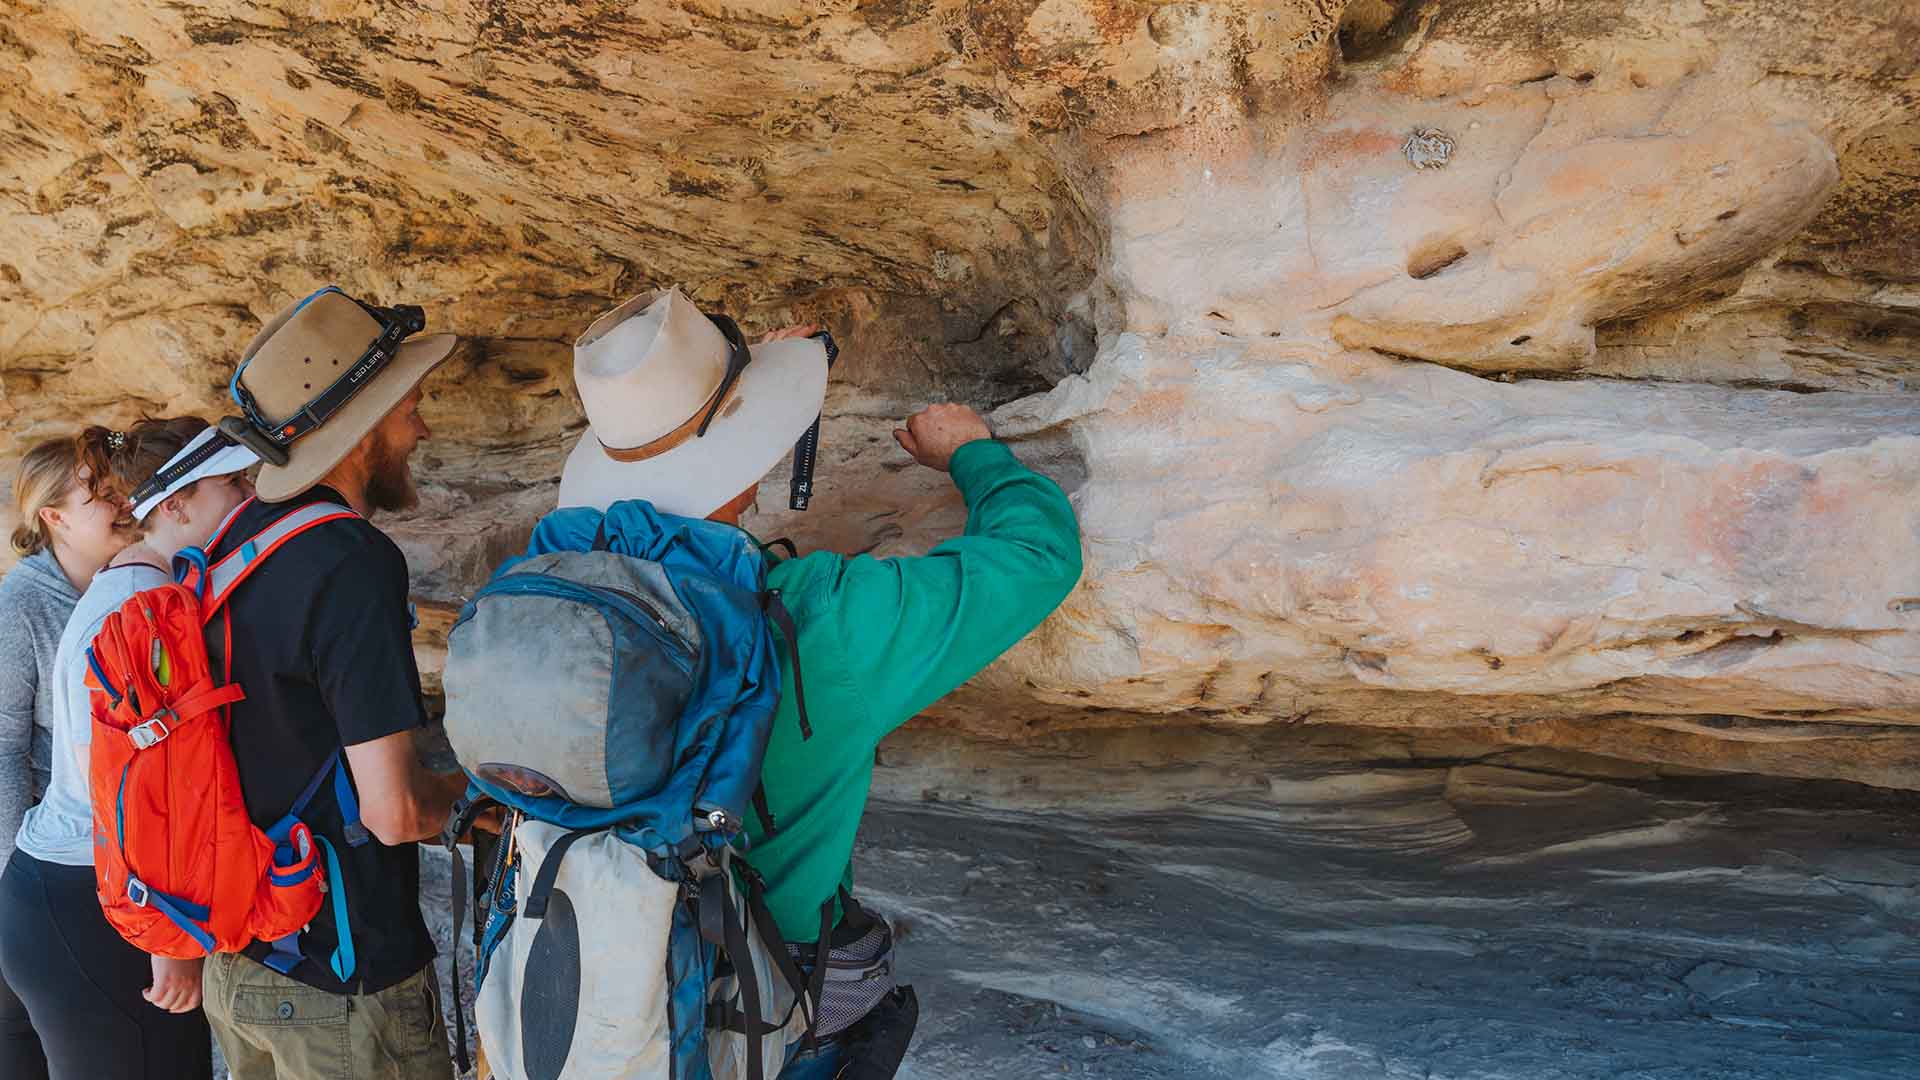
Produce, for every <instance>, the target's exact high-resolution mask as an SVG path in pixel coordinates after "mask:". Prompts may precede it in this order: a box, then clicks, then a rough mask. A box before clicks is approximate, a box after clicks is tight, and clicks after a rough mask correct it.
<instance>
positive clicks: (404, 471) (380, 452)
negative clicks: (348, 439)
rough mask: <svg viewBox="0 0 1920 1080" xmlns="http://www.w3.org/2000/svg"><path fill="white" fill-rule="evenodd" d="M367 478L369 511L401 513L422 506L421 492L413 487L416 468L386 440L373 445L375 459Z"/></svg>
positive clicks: (378, 440) (379, 440) (380, 440)
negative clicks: (414, 469)
mask: <svg viewBox="0 0 1920 1080" xmlns="http://www.w3.org/2000/svg"><path fill="white" fill-rule="evenodd" d="M369 464H370V465H371V470H370V474H369V475H368V477H367V491H366V500H367V509H369V510H372V511H375V512H380V511H385V512H388V513H397V512H399V511H401V510H411V509H413V508H414V507H416V506H418V505H420V493H419V492H418V491H416V490H415V489H414V486H413V467H412V466H411V465H409V464H407V455H405V454H402V453H398V452H396V451H395V450H394V448H393V447H392V446H391V445H390V444H388V443H387V441H386V440H385V439H377V440H376V441H375V442H374V445H373V460H372V461H371V462H370V463H369Z"/></svg>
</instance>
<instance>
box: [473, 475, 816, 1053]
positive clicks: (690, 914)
mask: <svg viewBox="0 0 1920 1080" xmlns="http://www.w3.org/2000/svg"><path fill="white" fill-rule="evenodd" d="M589 537H590V538H591V543H590V545H589V543H588V542H587V538H589ZM529 552H530V553H529V556H528V557H526V558H522V559H516V560H514V561H512V562H509V563H508V564H506V565H505V566H503V567H502V568H501V569H500V571H499V572H498V573H497V574H495V575H494V577H493V579H492V580H491V581H490V582H488V584H487V585H486V586H485V587H484V588H482V589H481V590H480V591H479V593H477V594H476V595H475V596H474V598H473V600H472V601H471V602H470V603H468V604H467V605H466V608H465V609H464V610H463V611H462V612H461V613H460V617H459V619H458V620H457V621H456V622H455V623H454V627H453V630H452V632H451V634H450V636H449V638H448V642H447V666H446V688H447V718H446V726H447V737H448V740H449V741H450V742H451V743H452V745H453V749H454V753H455V754H456V755H457V756H458V758H459V759H460V764H461V766H462V767H463V768H464V769H465V770H466V772H467V775H468V776H469V778H470V779H471V781H472V784H471V787H470V788H469V795H470V796H472V797H473V798H474V806H473V807H472V808H470V809H469V811H468V813H467V815H465V816H466V817H467V818H468V819H469V820H470V819H471V816H472V814H473V813H474V812H476V811H477V810H478V809H479V807H480V806H483V805H487V804H488V803H498V804H499V805H501V806H502V807H504V808H506V810H507V811H508V816H507V827H506V828H505V829H503V832H502V836H501V842H500V844H499V846H498V848H497V850H496V853H495V857H494V859H493V860H492V872H491V873H489V874H486V875H483V878H484V880H485V883H486V884H485V889H486V893H487V898H486V899H485V901H484V905H483V904H482V897H481V896H480V895H479V892H480V889H479V887H477V888H476V897H475V901H476V913H475V920H476V933H477V935H478V938H479V944H478V950H477V952H478V958H477V962H476V967H477V974H476V980H475V981H476V983H477V985H478V987H479V989H478V994H477V999H476V1002H475V1010H474V1011H475V1015H476V1017H477V1019H478V1022H479V1028H480V1036H481V1041H482V1045H483V1046H484V1047H485V1049H486V1052H487V1058H488V1061H489V1063H490V1065H491V1066H492V1068H493V1070H494V1073H495V1074H496V1075H498V1076H501V1077H504V1078H508V1080H563V1078H566V1080H570V1078H575V1077H578V1078H589V1077H591V1078H595V1080H598V1078H603V1077H612V1076H619V1077H632V1078H635V1080H644V1078H652V1077H659V1078H661V1080H736V1078H737V1080H768V1078H771V1077H775V1076H777V1075H778V1074H779V1072H780V1069H781V1066H782V1065H783V1064H784V1062H785V1056H786V1048H787V1045H788V1044H789V1043H792V1042H794V1041H796V1040H798V1039H800V1038H802V1037H803V1036H804V1035H805V1034H806V1033H807V1031H808V1025H809V1024H810V1022H811V1017H812V1008H811V1005H810V1003H809V1001H808V1000H807V994H806V985H805V982H804V980H803V979H802V977H801V974H800V970H799V968H798V966H797V965H796V964H794V962H793V961H792V959H791V958H790V957H789V955H788V950H787V947H786V945H785V943H784V942H783V941H782V940H781V938H780V935H779V931H778V930H777V929H776V928H775V926H774V923H773V920H772V918H771V916H770V915H769V914H768V913H767V909H766V906H765V904H764V902H763V901H762V900H761V887H760V883H759V879H758V877H757V876H756V875H755V874H754V873H753V871H752V869H751V867H749V866H747V865H746V863H745V861H744V860H743V859H742V858H741V857H740V851H741V849H742V848H743V847H744V845H745V839H744V836H743V835H742V833H741V825H742V822H743V819H744V815H745V814H746V813H748V812H750V811H753V810H755V809H756V807H757V806H759V805H760V800H759V799H758V797H757V793H758V791H759V780H760V760H761V756H762V754H763V753H764V752H765V750H766V745H767V734H768V728H769V726H770V725H771V723H772V721H773V715H774V709H775V706H776V705H777V704H778V702H779V697H780V689H781V688H780V685H779V683H780V670H779V666H778V663H777V662H776V658H775V653H774V648H775V639H774V635H773V633H772V632H771V628H770V626H769V621H770V619H771V620H776V621H780V622H782V623H783V625H782V627H781V629H782V631H783V636H784V637H785V639H786V642H787V644H788V647H789V648H791V647H792V642H793V640H794V635H793V631H792V623H791V621H790V620H788V619H786V617H785V609H784V608H782V607H781V606H780V604H779V596H778V594H777V593H770V592H768V591H766V587H765V586H766V563H765V557H764V556H763V555H762V554H761V552H760V551H759V550H758V549H757V548H756V547H755V546H754V545H753V543H752V541H751V540H750V539H749V538H748V537H747V536H746V534H744V533H742V532H741V531H740V530H738V529H734V528H731V527H728V526H724V525H717V524H714V523H712V522H706V521H697V520H692V519H687V518H679V517H674V516H671V515H667V514H661V513H659V512H657V511H655V510H654V508H653V507H652V506H651V505H650V504H648V503H645V502H640V501H634V502H624V503H616V504H615V505H614V506H613V507H611V508H610V509H609V510H608V511H607V512H606V513H605V514H604V515H602V514H601V513H600V512H599V511H596V510H590V509H567V510H560V511H556V512H555V513H553V514H549V515H548V516H547V517H546V518H543V519H542V520H541V522H540V524H539V526H538V527H537V528H536V529H535V532H534V539H533V543H532V545H531V547H530V549H529ZM795 671H796V681H797V672H798V665H797V664H796V665H795ZM793 689H794V692H795V693H796V694H797V693H798V692H799V687H798V686H796V687H794V688H793ZM801 715H802V717H803V718H804V716H805V709H804V706H803V707H802V709H801ZM802 724H803V727H804V724H805V721H804V719H803V721H802ZM458 874H459V871H458V869H456V875H458ZM459 889H460V885H459V883H458V881H457V880H456V891H458V890H459ZM456 917H458V916H456ZM483 918H484V923H483V925H484V929H483V930H482V929H481V928H480V927H481V925H482V919H483Z"/></svg>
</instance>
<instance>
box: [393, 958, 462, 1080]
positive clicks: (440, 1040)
mask: <svg viewBox="0 0 1920 1080" xmlns="http://www.w3.org/2000/svg"><path fill="white" fill-rule="evenodd" d="M375 996H376V997H378V998H379V999H380V1004H381V1006H382V1008H383V1011H384V1012H385V1014H386V1030H384V1031H382V1032H381V1033H380V1037H379V1040H378V1041H379V1044H380V1045H381V1046H382V1047H384V1048H385V1049H386V1052H387V1053H388V1054H389V1055H391V1056H392V1062H391V1064H392V1066H393V1067H394V1070H395V1072H394V1075H395V1076H397V1077H399V1078H400V1080H446V1078H447V1077H449V1076H451V1075H452V1071H453V1068H452V1064H451V1059H450V1056H449V1054H448V1051H447V1029H446V1025H445V1024H443V1023H442V1022H441V1020H440V995H439V994H437V993H435V985H434V977H433V968H432V967H431V966H429V967H428V968H427V969H426V970H425V971H423V972H421V973H420V974H418V975H415V976H414V977H413V978H411V979H406V980H404V981H402V982H400V983H398V984H396V985H394V986H392V987H389V988H388V989H386V990H382V991H381V992H380V993H379V994H377V995H375Z"/></svg>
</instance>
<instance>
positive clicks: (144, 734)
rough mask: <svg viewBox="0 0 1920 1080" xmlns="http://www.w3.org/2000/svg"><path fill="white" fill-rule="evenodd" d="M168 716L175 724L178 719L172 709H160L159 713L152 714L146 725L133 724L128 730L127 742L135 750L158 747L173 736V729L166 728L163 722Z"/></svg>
mask: <svg viewBox="0 0 1920 1080" xmlns="http://www.w3.org/2000/svg"><path fill="white" fill-rule="evenodd" d="M169 716H171V717H173V718H174V720H175V721H176V722H177V721H178V720H179V719H180V717H179V716H177V715H176V714H175V713H174V711H173V710H172V709H161V710H160V711H159V712H157V713H154V714H153V717H152V718H151V719H149V720H148V721H147V722H146V723H144V724H135V725H134V726H132V727H130V728H128V729H127V741H129V742H131V743H133V748H134V749H135V750H150V749H152V748H153V747H155V746H158V745H160V743H161V741H162V740H164V739H165V738H166V737H167V736H169V735H171V734H173V729H172V728H170V727H168V726H167V723H166V720H165V717H169Z"/></svg>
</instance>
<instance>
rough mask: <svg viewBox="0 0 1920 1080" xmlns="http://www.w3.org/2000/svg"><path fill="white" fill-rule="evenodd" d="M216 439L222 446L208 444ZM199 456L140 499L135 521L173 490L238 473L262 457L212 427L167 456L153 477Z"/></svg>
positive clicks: (135, 509) (144, 517) (134, 516)
mask: <svg viewBox="0 0 1920 1080" xmlns="http://www.w3.org/2000/svg"><path fill="white" fill-rule="evenodd" d="M215 439H218V440H219V441H220V445H219V446H218V447H211V448H210V447H208V446H207V444H208V443H211V442H213V441H214V440H215ZM196 458H197V459H199V462H198V464H196V465H194V466H193V467H192V468H190V469H188V470H186V471H185V472H183V473H181V474H180V475H179V476H177V477H173V478H172V479H171V480H169V481H168V482H167V484H166V486H164V487H162V488H161V489H160V490H158V491H156V492H154V493H153V494H151V495H148V496H147V497H146V498H144V499H142V500H140V502H139V503H138V504H136V505H135V506H134V508H133V520H135V521H145V520H146V519H147V515H148V514H151V513H153V509H154V507H156V506H159V505H160V504H161V503H163V502H166V501H167V496H169V495H172V494H173V493H174V492H176V491H179V490H180V489H182V488H184V487H186V486H187V485H189V484H191V483H194V482H195V481H197V480H205V479H206V478H207V477H209V476H225V475H227V474H228V473H237V472H240V471H242V470H243V469H250V468H252V467H253V466H255V465H257V464H259V463H260V456H259V455H258V454H255V453H254V452H253V451H251V450H249V449H247V448H246V447H244V446H241V445H240V444H238V443H236V442H234V441H233V440H232V439H229V438H228V437H226V436H225V435H222V434H221V433H220V429H219V428H218V427H209V428H208V429H207V430H205V431H203V432H201V433H200V434H198V435H195V436H194V437H193V441H192V442H190V443H188V444H187V445H186V446H184V447H182V448H181V450H180V452H179V453H177V454H175V455H173V456H172V457H170V458H168V459H167V463H166V464H165V465H162V466H160V468H159V470H158V471H157V472H155V473H154V476H156V477H157V476H163V475H165V474H166V473H167V471H168V470H169V469H174V468H177V467H179V466H180V465H181V464H182V463H185V462H187V461H191V460H194V459H196ZM150 482H151V481H149V483H150ZM141 486H142V487H145V486H146V485H144V484H143V485H141Z"/></svg>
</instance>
